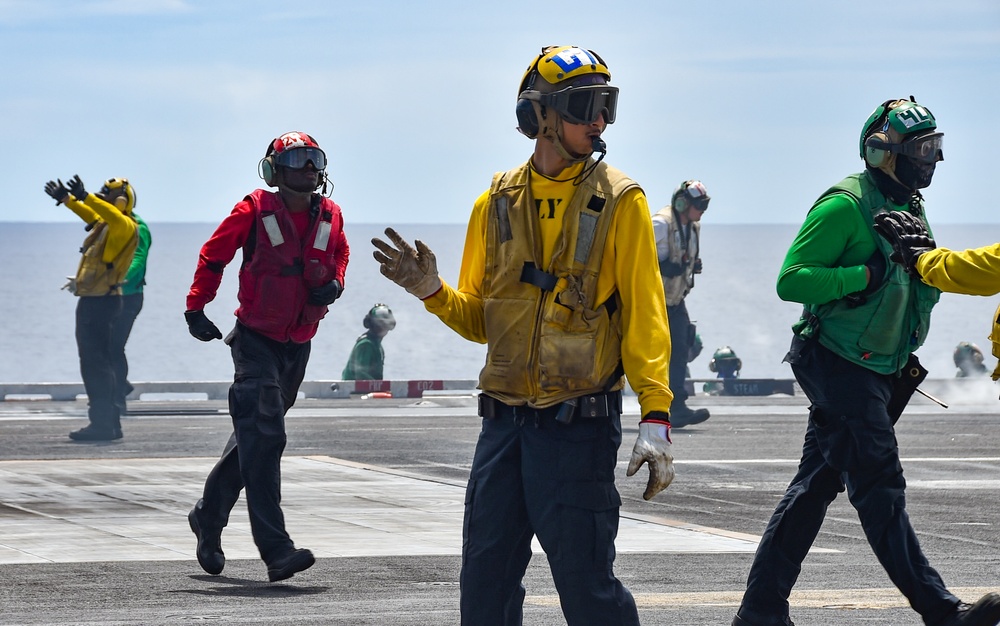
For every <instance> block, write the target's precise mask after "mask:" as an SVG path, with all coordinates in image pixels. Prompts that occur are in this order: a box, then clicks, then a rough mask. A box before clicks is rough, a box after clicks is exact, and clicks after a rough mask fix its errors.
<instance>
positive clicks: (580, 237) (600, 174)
mask: <svg viewBox="0 0 1000 626" xmlns="http://www.w3.org/2000/svg"><path fill="white" fill-rule="evenodd" d="M591 165H593V161H588V163H587V165H586V166H585V168H588V167H590V166H591ZM530 180H531V173H530V170H529V166H528V164H527V163H525V164H524V165H522V166H520V167H518V168H515V169H513V170H511V171H509V172H506V173H503V172H501V173H498V174H496V175H495V176H494V177H493V184H492V185H491V187H490V200H489V203H490V204H489V210H488V216H487V234H486V263H485V275H484V276H483V285H482V298H483V308H484V318H485V324H486V338H487V344H488V349H487V354H486V366H485V367H484V368H483V371H482V373H481V374H480V378H479V383H480V388H481V389H482V390H483V391H485V392H486V393H488V394H489V395H491V396H493V397H495V398H497V399H499V400H501V401H502V402H504V403H507V404H511V405H523V404H528V405H530V406H533V407H536V408H544V407H548V406H552V405H555V404H558V403H560V402H563V401H565V400H568V399H570V398H575V397H577V396H581V395H586V394H590V393H596V392H600V391H605V390H613V389H620V388H621V387H622V386H623V381H622V375H621V369H620V363H621V338H622V328H621V312H620V311H619V310H618V308H619V307H618V303H617V296H616V295H613V296H612V297H611V298H610V299H609V301H608V302H595V301H594V300H595V299H596V296H595V294H596V291H597V276H598V273H599V271H600V267H601V257H602V256H603V252H604V245H605V240H606V239H607V236H608V229H609V227H610V225H611V222H612V220H613V219H614V213H615V209H616V207H617V204H618V201H619V200H620V199H621V198H622V196H623V195H624V194H625V192H626V191H627V190H629V189H631V188H633V187H638V185H637V184H636V183H635V182H634V181H632V180H631V179H629V178H628V177H627V176H625V174H623V173H622V172H620V171H619V170H617V169H615V168H612V167H610V166H608V165H606V164H604V163H599V164H597V166H596V167H595V168H594V170H593V172H592V173H591V174H590V176H588V177H587V178H586V180H584V181H583V182H582V183H581V184H580V185H579V186H578V187H577V190H576V192H575V193H574V194H573V198H572V200H571V201H570V203H569V206H568V207H567V208H566V211H565V213H564V215H563V223H562V232H561V233H560V235H559V238H558V240H557V241H556V244H555V247H554V249H553V253H552V258H551V259H541V258H540V257H541V250H542V240H541V236H540V234H539V231H538V229H539V224H538V212H537V209H536V208H535V203H534V199H533V198H532V193H531V185H530Z"/></svg>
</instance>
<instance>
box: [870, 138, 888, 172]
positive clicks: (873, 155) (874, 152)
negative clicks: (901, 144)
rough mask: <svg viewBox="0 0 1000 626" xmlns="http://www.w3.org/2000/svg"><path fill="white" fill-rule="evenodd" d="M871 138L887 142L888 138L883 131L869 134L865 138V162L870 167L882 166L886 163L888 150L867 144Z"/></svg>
mask: <svg viewBox="0 0 1000 626" xmlns="http://www.w3.org/2000/svg"><path fill="white" fill-rule="evenodd" d="M871 140H875V141H881V142H882V143H888V142H889V138H888V137H887V136H886V135H885V134H884V133H872V134H871V136H870V137H868V139H866V140H865V163H867V164H868V165H869V166H870V167H875V168H879V167H882V166H883V165H885V163H886V158H887V157H888V156H889V152H888V150H883V149H881V148H875V147H873V146H870V145H868V142H869V141H871Z"/></svg>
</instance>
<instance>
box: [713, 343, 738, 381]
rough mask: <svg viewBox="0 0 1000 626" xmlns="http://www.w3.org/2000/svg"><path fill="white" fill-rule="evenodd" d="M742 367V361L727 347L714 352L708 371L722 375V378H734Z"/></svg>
mask: <svg viewBox="0 0 1000 626" xmlns="http://www.w3.org/2000/svg"><path fill="white" fill-rule="evenodd" d="M742 367H743V361H741V360H740V358H739V357H738V356H736V351H735V350H733V349H732V348H730V347H729V346H723V347H721V348H719V349H718V350H716V351H715V353H714V354H713V355H712V360H711V361H709V362H708V369H709V370H711V371H713V372H718V373H721V374H723V375H724V376H723V377H731V376H735V375H736V373H737V372H739V371H740V369H741V368H742Z"/></svg>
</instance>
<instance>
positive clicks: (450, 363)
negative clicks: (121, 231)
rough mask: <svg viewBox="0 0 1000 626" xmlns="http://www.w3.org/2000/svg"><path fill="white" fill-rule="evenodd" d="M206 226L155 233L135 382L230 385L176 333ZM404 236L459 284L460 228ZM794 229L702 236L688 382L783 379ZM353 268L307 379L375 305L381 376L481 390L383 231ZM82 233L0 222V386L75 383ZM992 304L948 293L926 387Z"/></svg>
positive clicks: (458, 342)
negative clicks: (781, 277)
mask: <svg viewBox="0 0 1000 626" xmlns="http://www.w3.org/2000/svg"><path fill="white" fill-rule="evenodd" d="M215 226H216V224H215V223H155V222H154V223H151V224H150V229H151V231H152V236H153V246H152V248H151V250H150V255H149V267H148V274H147V286H146V297H145V305H144V308H143V311H142V313H141V314H140V315H139V318H138V320H137V321H136V325H135V328H134V330H133V332H132V336H131V338H130V340H129V344H128V346H127V354H128V358H129V365H130V376H129V378H130V379H131V380H133V381H188V380H194V381H225V380H230V379H231V378H232V372H233V365H232V361H231V359H230V355H229V350H228V348H227V347H226V346H225V345H224V344H223V343H222V342H220V341H213V342H210V343H202V342H200V341H197V340H196V339H194V338H192V337H191V336H190V335H189V334H188V332H187V326H186V324H185V322H184V315H183V314H184V308H185V297H186V295H187V291H188V287H189V286H190V283H191V278H192V275H193V272H194V267H195V263H196V261H197V258H198V251H199V249H200V247H201V245H202V244H203V243H204V241H205V240H206V239H207V238H208V237H209V236H210V235H211V233H212V231H213V230H214V228H215ZM394 227H395V228H396V229H397V230H398V231H399V232H400V233H401V234H402V235H403V236H404V237H406V238H407V239H409V240H411V241H412V239H414V238H419V239H422V240H423V241H424V242H426V243H427V244H428V245H429V246H430V247H431V249H432V250H434V252H435V255H436V256H437V259H438V266H439V270H440V272H441V275H442V277H443V278H444V279H445V280H446V281H448V282H449V283H451V284H453V285H454V284H455V283H456V282H457V278H458V268H459V264H460V261H461V255H462V245H463V241H464V237H465V225H464V224H461V225H419V224H414V225H395V226H394ZM797 229H798V225H797V224H795V225H791V224H790V225H717V224H712V223H710V222H706V223H704V225H703V228H702V249H703V253H702V257H703V260H704V272H703V273H702V274H701V275H700V276H698V277H697V283H696V285H695V288H694V290H693V291H692V292H691V294H690V295H689V296H688V298H687V304H688V310H689V312H690V314H691V318H692V319H693V320H695V322H696V323H697V326H698V332H699V334H700V335H701V337H702V341H703V343H704V346H705V349H704V351H703V352H702V354H701V355H700V356H699V357H698V358H697V359H696V360H695V361H694V362H693V363H691V366H690V367H691V374H692V376H693V377H695V378H711V377H712V376H713V374H712V373H711V372H710V371H709V369H708V362H709V360H710V359H711V356H712V352H713V351H714V350H715V349H716V348H718V347H721V346H725V345H728V346H731V347H732V348H733V349H734V350H735V351H736V353H737V354H738V355H739V357H740V358H741V359H742V361H743V371H742V376H743V377H744V378H790V377H791V371H790V370H789V368H788V366H787V365H786V364H783V363H782V362H781V359H782V357H783V356H784V354H785V351H786V350H787V347H788V342H789V340H790V337H791V331H790V327H791V325H792V323H794V322H795V320H796V319H797V318H798V313H799V311H800V309H801V307H800V305H797V304H794V303H789V302H782V301H781V300H779V299H778V297H777V296H776V295H775V289H774V283H775V279H776V276H777V272H778V269H779V267H780V265H781V261H782V259H783V258H784V255H785V251H786V250H787V248H788V245H789V243H790V242H791V240H792V238H793V237H794V235H795V233H796V231H797ZM346 230H347V237H348V240H349V242H350V245H351V263H350V265H349V267H348V271H347V280H346V283H347V285H346V290H345V292H344V295H343V296H342V297H341V299H340V300H339V301H337V303H336V304H335V305H334V306H333V307H332V308H331V310H330V313H329V314H328V315H327V317H326V319H325V320H323V322H322V323H321V325H320V330H319V333H318V335H317V336H316V338H315V339H314V340H313V351H312V357H311V359H310V363H309V369H308V371H307V373H306V378H307V379H309V380H336V379H339V378H340V375H341V372H342V370H343V367H344V363H345V362H346V360H347V357H348V355H349V354H350V351H351V348H352V346H353V345H354V341H355V339H356V338H357V337H358V335H360V334H361V333H363V332H364V328H363V326H362V324H361V320H362V318H363V317H364V315H365V313H366V312H367V311H368V309H369V308H371V306H372V305H373V304H375V303H378V302H383V303H385V304H387V305H389V307H390V308H391V309H392V310H393V313H394V315H395V317H396V321H397V325H396V329H395V330H394V331H392V332H391V333H389V335H388V336H387V337H386V338H385V340H384V342H383V346H384V348H385V352H386V364H385V376H386V378H388V379H393V380H396V379H414V378H430V379H445V380H448V379H476V378H477V377H478V375H479V370H480V369H481V368H482V365H483V362H484V358H485V355H486V349H485V346H483V345H480V344H476V343H472V342H469V341H466V340H465V339H462V338H461V337H459V336H458V335H457V334H456V333H455V332H453V331H452V330H451V329H449V328H448V327H446V326H445V325H444V324H443V323H441V322H440V321H439V320H438V319H437V318H436V317H434V316H433V315H431V314H430V313H427V312H426V311H425V310H424V308H423V305H422V304H421V303H420V302H419V301H418V300H417V299H416V298H414V297H412V296H410V295H409V294H407V293H406V292H405V291H403V290H402V289H401V288H399V287H397V286H396V285H394V284H393V283H391V282H389V281H388V280H387V279H386V278H384V277H383V276H382V275H381V274H379V272H378V264H377V263H376V262H375V261H374V259H372V255H371V252H372V246H371V243H370V240H371V238H372V237H373V236H379V235H381V233H382V230H383V226H381V225H374V224H351V223H348V225H347V226H346ZM935 235H936V238H937V241H938V244H939V245H942V246H947V247H950V248H953V249H962V248H966V247H976V246H981V245H986V244H989V243H993V242H996V241H1000V224H988V225H972V226H970V225H961V226H959V225H938V226H936V227H935ZM84 236H85V233H84V231H83V228H82V226H81V225H79V224H77V223H71V222H60V223H13V222H3V223H0V258H2V263H3V267H6V268H7V270H6V271H5V272H3V273H0V292H2V293H3V294H4V295H3V297H2V298H0V320H2V323H3V332H2V334H0V382H76V381H79V380H80V373H79V360H78V357H77V352H76V342H75V339H74V311H75V307H76V299H75V298H74V297H73V296H71V295H70V294H69V293H67V292H66V291H62V290H60V287H61V286H62V285H63V283H64V282H65V277H66V276H68V275H70V274H73V273H75V271H76V266H77V263H78V261H79V246H80V243H81V242H82V241H83V239H84ZM239 258H240V256H239V254H237V258H236V259H234V261H233V263H232V264H231V265H230V266H229V267H228V268H227V270H226V273H225V276H224V279H223V284H222V286H221V288H220V289H219V294H218V297H217V299H216V300H215V301H214V302H212V303H211V304H210V305H209V306H208V307H207V308H206V312H207V314H208V315H209V317H210V318H211V319H212V320H213V321H215V323H216V324H217V325H218V326H219V328H220V329H222V330H223V332H224V333H225V332H227V331H228V330H229V328H231V327H232V324H233V322H234V320H235V318H234V317H233V311H234V310H235V309H236V278H237V272H238V268H239ZM998 303H1000V296H997V297H992V298H989V297H972V296H958V295H952V294H943V295H942V299H941V302H940V304H939V305H938V306H937V307H936V308H935V310H934V314H933V317H932V325H931V332H930V335H929V337H928V339H927V342H926V343H925V345H924V346H923V347H922V348H921V349H920V351H919V352H918V355H919V356H920V357H921V361H922V362H923V363H924V364H925V366H926V367H927V368H928V369H929V370H930V376H931V377H933V378H951V377H954V374H955V367H954V364H953V362H952V351H953V350H954V348H955V346H956V345H957V344H958V343H959V342H961V341H971V342H974V343H976V344H978V345H979V346H980V347H981V348H982V349H983V351H984V353H985V354H986V355H987V365H988V366H989V367H990V368H992V367H993V366H994V365H995V364H996V360H995V359H994V358H993V357H992V356H991V355H990V344H989V341H988V339H987V336H988V335H989V333H990V329H991V324H992V317H993V312H994V310H995V308H996V306H997V304H998Z"/></svg>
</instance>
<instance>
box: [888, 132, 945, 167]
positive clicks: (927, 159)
mask: <svg viewBox="0 0 1000 626" xmlns="http://www.w3.org/2000/svg"><path fill="white" fill-rule="evenodd" d="M943 141H944V134H943V133H933V134H930V135H924V136H923V137H917V138H915V139H911V140H909V141H904V142H903V143H901V144H899V145H898V146H896V149H894V150H893V152H898V153H899V154H903V155H906V156H908V157H910V158H911V159H913V160H915V161H921V162H923V163H937V162H938V161H943V160H944V152H943V151H942V150H941V146H942V144H943Z"/></svg>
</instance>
